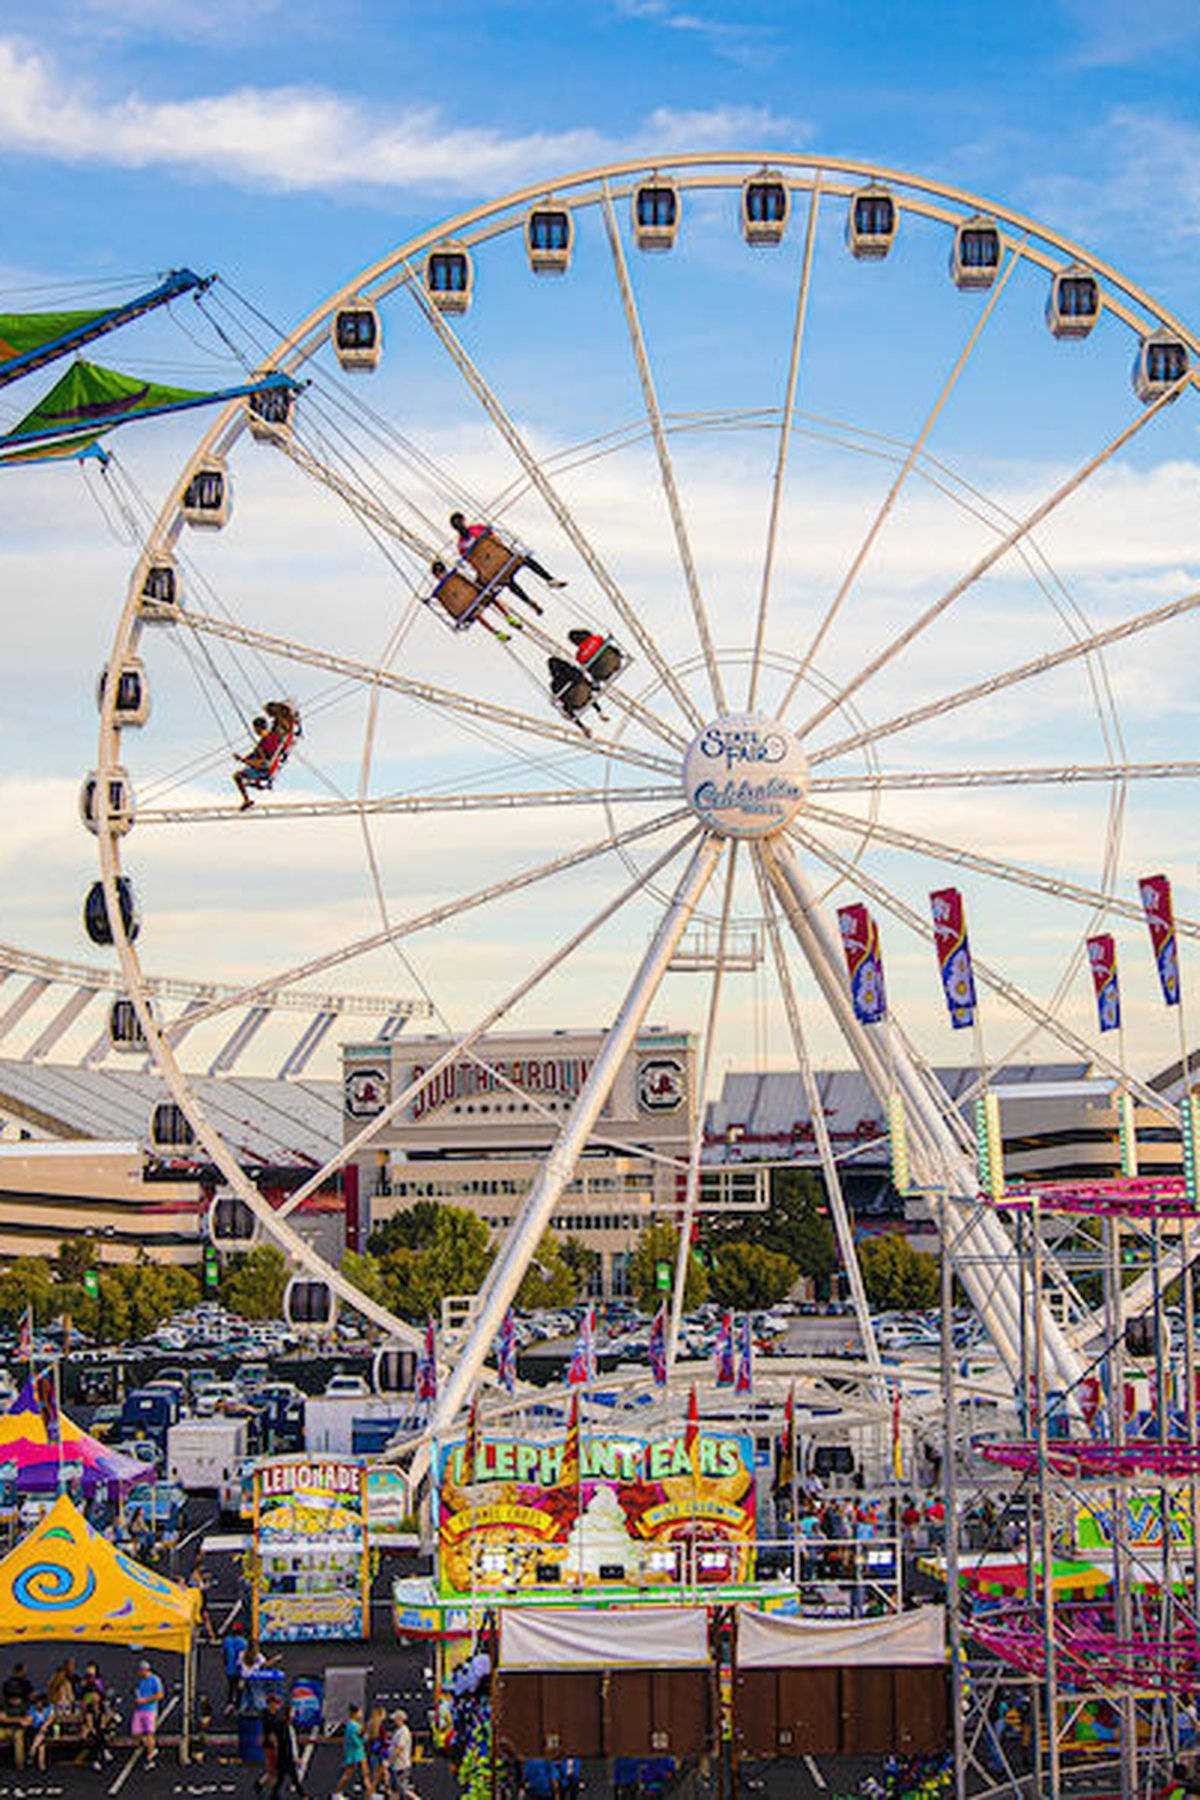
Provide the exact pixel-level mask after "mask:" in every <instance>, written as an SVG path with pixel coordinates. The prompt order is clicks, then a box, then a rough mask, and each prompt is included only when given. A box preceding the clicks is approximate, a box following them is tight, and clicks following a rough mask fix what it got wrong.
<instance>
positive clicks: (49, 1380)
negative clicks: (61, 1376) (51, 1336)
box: [33, 1367, 62, 1444]
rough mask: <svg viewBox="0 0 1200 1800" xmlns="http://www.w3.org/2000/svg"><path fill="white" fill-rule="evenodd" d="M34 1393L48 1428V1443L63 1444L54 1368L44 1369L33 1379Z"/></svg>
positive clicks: (44, 1423) (43, 1421)
mask: <svg viewBox="0 0 1200 1800" xmlns="http://www.w3.org/2000/svg"><path fill="white" fill-rule="evenodd" d="M33 1393H34V1398H35V1400H36V1401H37V1409H38V1411H39V1412H40V1413H41V1415H42V1423H43V1425H44V1426H45V1427H46V1442H47V1443H48V1444H61V1443H62V1432H61V1430H60V1428H59V1422H58V1383H57V1381H56V1379H55V1371H54V1368H53V1367H50V1368H48V1369H43V1370H42V1371H41V1373H40V1374H38V1375H35V1376H34V1378H33Z"/></svg>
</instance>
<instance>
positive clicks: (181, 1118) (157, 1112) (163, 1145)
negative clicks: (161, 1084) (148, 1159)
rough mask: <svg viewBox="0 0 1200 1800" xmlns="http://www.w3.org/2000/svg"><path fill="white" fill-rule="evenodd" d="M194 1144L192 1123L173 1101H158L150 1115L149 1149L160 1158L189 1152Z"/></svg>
mask: <svg viewBox="0 0 1200 1800" xmlns="http://www.w3.org/2000/svg"><path fill="white" fill-rule="evenodd" d="M195 1142H196V1133H195V1132H194V1131H193V1129H192V1122H191V1120H190V1119H189V1118H188V1116H187V1114H186V1113H185V1112H184V1110H183V1108H182V1106H180V1105H179V1103H178V1101H175V1100H160V1101H159V1102H158V1104H157V1105H156V1106H155V1108H154V1111H153V1112H152V1113H151V1114H150V1148H151V1149H152V1150H155V1151H157V1152H158V1153H159V1155H162V1156H171V1155H177V1154H178V1153H179V1152H180V1151H181V1150H190V1149H192V1147H193V1146H194V1144H195Z"/></svg>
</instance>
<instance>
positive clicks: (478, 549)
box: [429, 531, 525, 631]
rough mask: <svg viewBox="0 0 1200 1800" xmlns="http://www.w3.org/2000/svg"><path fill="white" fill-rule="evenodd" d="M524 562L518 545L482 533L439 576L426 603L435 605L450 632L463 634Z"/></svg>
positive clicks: (493, 600) (493, 535)
mask: <svg viewBox="0 0 1200 1800" xmlns="http://www.w3.org/2000/svg"><path fill="white" fill-rule="evenodd" d="M524 561H525V552H524V550H522V549H521V548H520V547H519V546H515V545H512V544H505V543H503V542H502V541H501V540H500V539H499V538H498V537H497V536H496V534H495V532H494V531H485V532H484V534H483V535H482V537H479V538H477V539H476V540H475V542H474V543H473V544H472V545H471V548H470V549H469V550H468V551H467V553H466V555H465V556H460V557H459V558H458V560H457V562H456V563H455V564H454V567H453V568H452V569H449V570H448V571H447V573H446V574H445V575H443V576H442V577H441V579H440V580H439V582H438V584H437V586H436V587H435V588H434V590H433V592H432V594H431V595H430V596H429V600H430V601H431V602H432V601H436V602H437V604H438V606H439V608H440V609H441V611H442V613H443V615H444V616H445V618H446V619H447V621H448V623H449V625H450V628H451V630H452V631H466V630H467V629H468V627H469V626H471V625H473V624H474V623H475V621H476V619H478V618H479V616H480V614H481V613H482V612H483V610H484V608H485V607H487V606H490V605H492V604H493V602H495V601H498V600H499V599H500V595H501V593H502V590H503V589H504V588H505V586H506V585H507V584H508V582H509V580H510V579H511V578H512V577H513V576H514V575H516V574H517V572H518V570H519V569H520V568H521V567H522V565H523V563H524Z"/></svg>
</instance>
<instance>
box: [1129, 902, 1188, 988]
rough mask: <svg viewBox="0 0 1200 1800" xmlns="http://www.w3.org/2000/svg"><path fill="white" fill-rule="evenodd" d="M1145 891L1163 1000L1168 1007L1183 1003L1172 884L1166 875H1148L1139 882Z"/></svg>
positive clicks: (1143, 908) (1146, 912) (1144, 904)
mask: <svg viewBox="0 0 1200 1800" xmlns="http://www.w3.org/2000/svg"><path fill="white" fill-rule="evenodd" d="M1138 887H1139V888H1140V889H1141V894H1142V911H1143V912H1144V913H1145V915H1146V924H1147V925H1148V926H1149V928H1150V942H1151V944H1152V945H1153V947H1154V960H1155V962H1156V963H1157V964H1158V979H1159V982H1160V984H1161V986H1162V991H1163V999H1164V1000H1165V1001H1166V1003H1167V1005H1168V1006H1178V1005H1179V950H1178V947H1177V945H1176V942H1175V909H1174V907H1173V906H1172V904H1171V883H1170V881H1169V880H1168V879H1167V877H1166V876H1165V875H1144V876H1143V877H1142V879H1141V880H1140V881H1139V882H1138Z"/></svg>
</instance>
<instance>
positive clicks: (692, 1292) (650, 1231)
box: [629, 1223, 708, 1312]
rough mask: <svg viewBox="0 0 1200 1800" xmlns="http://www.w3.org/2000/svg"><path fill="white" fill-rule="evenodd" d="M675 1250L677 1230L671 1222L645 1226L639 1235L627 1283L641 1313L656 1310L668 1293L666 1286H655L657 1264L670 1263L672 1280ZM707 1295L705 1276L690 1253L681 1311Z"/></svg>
mask: <svg viewBox="0 0 1200 1800" xmlns="http://www.w3.org/2000/svg"><path fill="white" fill-rule="evenodd" d="M678 1253H679V1233H678V1231H676V1229H675V1227H674V1225H668V1224H666V1223H660V1224H657V1225H647V1226H646V1228H645V1230H644V1231H643V1232H642V1234H641V1236H640V1237H639V1238H638V1241H637V1243H636V1245H635V1246H634V1251H633V1255H632V1256H631V1257H630V1259H629V1285H630V1287H631V1288H632V1289H633V1292H634V1296H635V1298H636V1300H637V1303H638V1305H639V1306H640V1307H641V1309H642V1311H643V1312H656V1311H657V1310H658V1307H659V1304H660V1303H661V1301H662V1300H663V1298H664V1297H665V1295H666V1293H667V1292H669V1289H663V1288H660V1287H659V1285H658V1265H659V1263H660V1262H666V1263H669V1264H670V1267H671V1280H672V1282H674V1279H675V1258H676V1256H677V1255H678ZM707 1298H708V1275H707V1274H706V1272H705V1271H704V1270H703V1269H702V1268H701V1267H700V1264H699V1263H698V1262H697V1261H696V1258H695V1257H694V1256H689V1257H688V1265H687V1275H686V1277H685V1279H684V1284H683V1306H684V1311H685V1312H691V1310H692V1308H693V1307H696V1306H702V1305H703V1303H704V1301H705V1300H706V1299H707Z"/></svg>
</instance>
